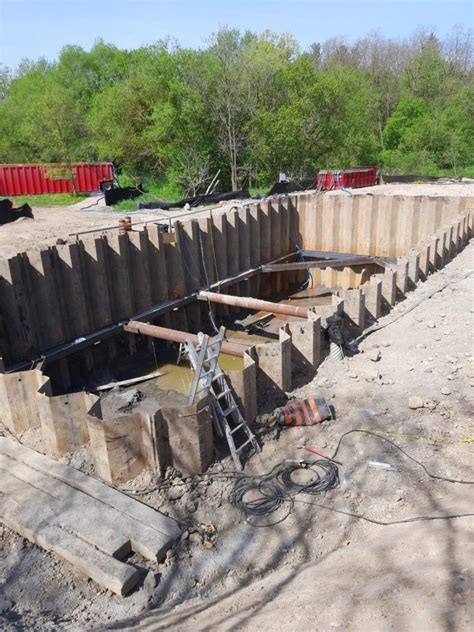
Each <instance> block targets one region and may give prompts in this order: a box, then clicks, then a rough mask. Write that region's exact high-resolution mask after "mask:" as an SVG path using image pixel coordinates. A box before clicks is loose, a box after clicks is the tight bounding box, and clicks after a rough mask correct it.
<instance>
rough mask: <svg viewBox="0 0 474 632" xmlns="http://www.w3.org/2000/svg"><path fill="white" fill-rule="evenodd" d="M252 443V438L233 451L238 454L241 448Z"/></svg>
mask: <svg viewBox="0 0 474 632" xmlns="http://www.w3.org/2000/svg"><path fill="white" fill-rule="evenodd" d="M253 442H254V437H252V438H251V439H247V441H244V443H242V445H241V446H239V447H238V448H236V449H235V451H236V452H240V451H241V450H242V448H245V446H246V445H248V444H249V443H253Z"/></svg>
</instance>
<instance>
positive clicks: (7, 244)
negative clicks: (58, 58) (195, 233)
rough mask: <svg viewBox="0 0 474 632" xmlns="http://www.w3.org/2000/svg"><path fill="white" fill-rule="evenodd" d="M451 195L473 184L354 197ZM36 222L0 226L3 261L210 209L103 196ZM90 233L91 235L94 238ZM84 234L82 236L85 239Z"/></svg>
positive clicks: (403, 187)
mask: <svg viewBox="0 0 474 632" xmlns="http://www.w3.org/2000/svg"><path fill="white" fill-rule="evenodd" d="M379 193H384V194H387V195H434V196H439V195H449V196H452V197H458V196H472V197H474V183H472V184H471V183H460V182H456V183H451V184H435V183H434V184H385V185H380V186H376V187H368V188H364V189H354V190H353V194H354V195H367V194H369V195H375V194H379ZM324 195H330V196H334V195H345V193H342V192H341V191H331V192H327V193H325V194H324ZM248 202H249V201H246V200H237V201H236V202H226V203H225V204H220V205H218V206H217V207H212V208H213V209H215V210H214V211H213V212H220V211H226V210H228V209H230V208H232V207H233V206H236V205H237V206H241V205H242V204H246V203H248ZM33 213H34V219H29V218H21V219H20V220H17V221H16V222H12V223H11V224H6V225H4V226H0V259H5V258H8V257H13V256H15V255H16V254H17V253H18V252H26V251H28V250H39V249H42V248H47V247H48V246H53V245H54V244H55V243H56V240H57V239H62V240H65V241H67V242H71V241H74V240H75V239H76V235H77V234H78V233H81V232H82V231H91V230H92V231H97V232H96V233H93V234H95V235H98V234H100V233H101V232H102V231H103V230H104V229H106V228H108V227H114V228H113V230H114V231H117V230H118V222H119V219H120V218H122V217H125V216H126V215H131V216H132V217H133V222H134V224H136V225H137V226H136V229H138V230H140V229H142V228H143V224H141V222H148V221H160V222H162V223H164V224H166V223H167V218H171V219H172V220H173V219H189V218H190V217H193V218H196V219H198V218H201V217H207V216H209V213H210V207H209V208H207V207H199V209H192V210H191V212H189V211H184V210H183V209H180V210H171V211H152V210H142V211H134V212H133V213H118V212H116V211H113V210H111V209H107V207H105V206H104V202H103V197H100V196H95V197H91V198H89V199H87V200H83V201H82V202H78V203H77V204H74V205H72V206H62V207H49V208H44V207H43V208H42V207H33ZM93 234H89V236H93ZM85 236H86V235H84V236H83V237H85Z"/></svg>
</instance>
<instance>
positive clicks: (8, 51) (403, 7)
mask: <svg viewBox="0 0 474 632" xmlns="http://www.w3.org/2000/svg"><path fill="white" fill-rule="evenodd" d="M473 6H474V3H473V1H472V0H397V1H393V0H365V1H358V0H345V1H339V0H231V1H227V0H201V1H198V0H196V1H193V0H174V1H173V0H0V63H3V64H6V65H7V66H10V67H15V66H16V64H18V62H19V61H20V60H21V59H22V58H24V57H27V58H32V59H37V58H38V57H40V56H44V57H46V58H47V59H54V58H55V57H56V56H57V55H58V53H59V51H60V50H61V48H62V46H64V45H65V44H78V45H80V46H82V47H84V48H86V49H88V48H90V47H91V45H92V44H93V42H94V40H96V39H97V38H99V37H100V38H102V39H104V40H105V41H106V42H110V43H113V44H116V45H117V46H119V47H121V48H136V47H137V46H140V45H142V44H150V43H152V42H154V41H156V40H158V39H162V38H165V37H167V36H171V37H173V38H176V39H177V40H178V41H180V42H181V44H183V45H184V46H192V47H199V46H203V45H205V43H206V39H207V38H208V37H209V35H210V34H211V33H212V32H215V31H216V30H218V29H219V27H221V26H232V27H238V28H240V29H242V30H244V29H250V30H252V31H256V32H259V31H262V30H265V29H271V30H273V31H276V32H290V33H292V34H293V35H294V36H295V37H296V38H297V40H298V41H299V42H300V44H301V45H302V46H303V48H305V47H307V46H308V45H309V44H311V43H312V42H316V41H323V40H325V39H328V38H329V37H333V36H337V35H340V36H345V37H347V39H348V40H349V41H351V40H354V39H357V38H358V37H361V36H363V35H365V34H366V33H367V32H368V31H370V30H376V31H377V32H379V33H380V34H382V35H385V36H389V37H396V36H405V35H409V34H410V33H411V32H412V31H414V30H415V29H416V28H417V27H418V26H428V27H433V30H434V31H435V32H436V33H437V34H438V35H440V36H443V35H444V34H445V33H446V32H448V31H449V30H450V29H451V28H452V27H453V26H454V25H456V24H461V25H464V26H465V27H467V28H471V27H472V26H473V22H474V19H473Z"/></svg>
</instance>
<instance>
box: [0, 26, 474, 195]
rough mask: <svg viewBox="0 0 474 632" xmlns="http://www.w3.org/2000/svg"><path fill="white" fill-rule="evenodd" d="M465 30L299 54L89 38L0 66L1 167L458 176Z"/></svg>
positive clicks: (226, 37) (279, 45) (468, 82)
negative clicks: (83, 165) (97, 163)
mask: <svg viewBox="0 0 474 632" xmlns="http://www.w3.org/2000/svg"><path fill="white" fill-rule="evenodd" d="M473 157H474V64H473V39H472V32H469V31H465V30H463V29H462V28H456V29H454V30H453V31H452V32H451V33H450V34H449V35H448V36H447V37H446V38H444V39H443V40H441V39H439V38H438V37H436V36H435V35H434V34H433V33H431V32H429V31H425V30H418V31H417V32H415V33H414V34H413V35H412V36H411V37H410V38H408V39H405V40H401V39H399V40H394V39H386V38H383V37H381V36H379V35H377V34H375V33H371V34H369V35H368V36H366V37H365V38H363V39H360V40H358V41H356V42H354V43H352V44H349V43H347V42H346V41H345V40H344V39H341V38H333V39H330V40H327V41H326V42H323V43H314V44H313V45H311V46H310V47H309V49H308V50H301V48H300V46H299V45H298V42H297V41H296V40H295V39H294V38H293V37H292V36H291V35H288V34H283V35H281V34H275V33H272V32H270V31H266V32H264V33H261V34H254V33H251V32H245V33H241V32H239V31H238V30H236V29H231V28H223V29H221V30H220V31H219V32H218V33H216V34H214V35H212V36H211V37H210V39H209V41H208V44H207V45H206V46H205V47H203V48H200V49H197V50H195V49H187V48H183V47H181V46H180V45H179V44H177V43H175V42H172V41H160V42H158V43H156V44H153V45H151V46H144V47H142V48H138V49H136V50H130V51H129V50H121V49H119V48H117V47H115V46H113V45H110V44H106V43H104V42H103V41H98V42H96V44H95V45H94V46H93V47H92V49H91V50H90V51H85V50H83V49H82V48H80V47H79V46H66V47H65V48H63V49H62V51H61V53H60V55H59V57H58V59H57V60H56V61H53V62H50V61H47V60H45V59H38V60H36V61H31V60H25V61H23V62H22V63H21V64H20V65H19V66H18V68H17V69H16V70H15V71H14V72H12V71H10V70H9V69H8V68H6V67H4V66H1V67H0V162H4V163H5V162H10V163H21V162H72V161H94V160H111V161H113V162H114V163H115V165H116V166H117V167H118V168H119V169H121V170H122V171H123V172H126V173H128V174H131V175H136V176H143V175H152V176H155V177H157V178H159V179H161V180H162V181H166V182H169V183H172V184H173V185H175V186H176V187H177V188H178V189H179V190H181V191H182V192H184V193H190V194H195V193H197V192H199V191H202V190H203V189H205V188H206V186H207V183H208V182H209V180H210V178H211V177H212V175H213V174H214V173H215V172H216V171H217V170H219V169H220V170H221V176H220V178H221V186H222V187H223V188H230V187H232V188H233V189H238V188H239V187H241V186H243V185H244V186H251V187H254V186H266V185H268V184H269V183H271V182H273V181H274V180H275V178H277V177H278V173H279V172H280V171H284V172H285V173H286V174H287V175H288V176H289V177H292V178H303V177H308V176H311V175H313V174H314V173H315V172H316V171H317V170H319V169H324V168H345V167H349V166H351V165H355V164H380V165H381V166H383V168H384V170H385V171H386V172H401V173H420V174H422V173H426V174H435V175H436V174H438V173H441V172H442V171H443V170H444V171H449V172H450V173H454V174H458V173H462V172H463V169H465V168H466V167H469V166H472V165H473V163H474V158H473Z"/></svg>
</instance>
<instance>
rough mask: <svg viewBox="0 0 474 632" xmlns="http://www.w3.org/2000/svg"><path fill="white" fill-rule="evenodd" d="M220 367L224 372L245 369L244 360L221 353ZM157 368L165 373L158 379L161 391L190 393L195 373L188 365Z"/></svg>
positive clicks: (161, 365) (165, 365)
mask: <svg viewBox="0 0 474 632" xmlns="http://www.w3.org/2000/svg"><path fill="white" fill-rule="evenodd" d="M219 366H220V368H221V369H222V370H223V371H237V370H240V369H243V368H244V360H243V358H237V357H235V356H231V355H227V354H226V353H221V355H220V356H219ZM157 368H158V370H159V371H160V372H162V373H163V375H161V376H160V377H159V378H158V379H157V386H158V388H159V389H160V390H163V391H170V390H173V391H177V392H178V393H182V394H183V395H187V394H188V393H189V389H190V388H191V384H192V381H193V378H194V371H193V370H192V369H191V368H190V366H189V364H188V363H186V362H182V363H181V364H173V363H165V364H158V367H157Z"/></svg>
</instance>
